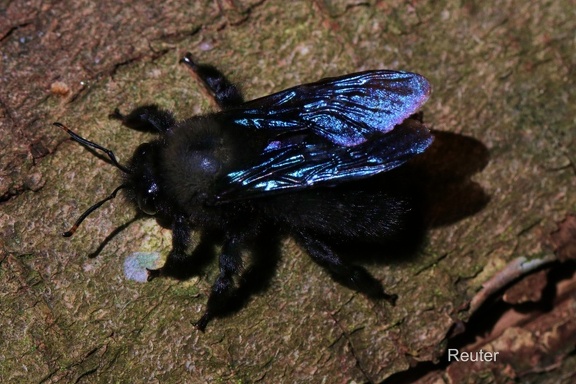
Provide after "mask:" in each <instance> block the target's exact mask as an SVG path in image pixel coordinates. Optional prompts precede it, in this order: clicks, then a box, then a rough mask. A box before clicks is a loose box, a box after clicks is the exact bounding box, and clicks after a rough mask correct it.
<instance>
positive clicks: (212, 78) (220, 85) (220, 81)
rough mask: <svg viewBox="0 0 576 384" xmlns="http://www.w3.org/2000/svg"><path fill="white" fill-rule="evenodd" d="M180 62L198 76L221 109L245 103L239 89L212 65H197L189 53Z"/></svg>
mask: <svg viewBox="0 0 576 384" xmlns="http://www.w3.org/2000/svg"><path fill="white" fill-rule="evenodd" d="M180 62H181V63H183V64H186V66H188V68H190V69H191V70H192V71H193V72H194V73H195V74H196V76H198V78H199V79H200V80H201V81H202V83H204V86H205V87H206V88H207V89H208V91H210V94H211V95H212V97H213V98H214V101H215V102H216V103H217V104H218V106H219V107H220V108H222V109H226V108H228V107H233V106H236V105H240V104H242V103H243V102H244V99H243V97H242V95H241V94H240V91H239V90H238V88H236V86H235V85H234V84H232V83H231V82H230V81H229V80H228V79H227V78H226V77H225V76H224V75H223V74H222V73H221V72H220V71H219V70H217V69H216V68H215V67H213V66H212V65H207V64H198V63H195V62H194V60H193V59H192V54H190V53H187V54H186V55H185V56H184V57H183V58H182V60H180Z"/></svg>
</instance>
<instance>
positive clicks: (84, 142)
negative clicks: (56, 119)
mask: <svg viewBox="0 0 576 384" xmlns="http://www.w3.org/2000/svg"><path fill="white" fill-rule="evenodd" d="M54 125H55V126H57V127H58V128H61V129H62V130H64V132H66V133H67V134H69V135H70V137H71V138H72V139H73V140H74V141H76V142H78V143H80V144H82V145H84V146H86V147H90V148H94V149H99V150H101V151H102V152H104V153H105V154H107V155H108V157H109V158H110V160H112V163H113V164H114V165H115V166H116V167H117V168H118V169H120V170H121V171H122V172H124V173H127V174H130V173H132V172H130V170H129V169H128V168H126V167H125V166H123V165H122V164H120V163H119V162H118V160H116V156H114V152H112V151H111V150H109V149H108V148H104V147H103V146H101V145H98V144H96V143H93V142H91V141H90V140H86V139H85V138H83V137H82V136H79V135H78V134H76V133H75V132H73V131H72V130H70V129H69V128H68V127H66V126H65V125H64V124H62V123H54Z"/></svg>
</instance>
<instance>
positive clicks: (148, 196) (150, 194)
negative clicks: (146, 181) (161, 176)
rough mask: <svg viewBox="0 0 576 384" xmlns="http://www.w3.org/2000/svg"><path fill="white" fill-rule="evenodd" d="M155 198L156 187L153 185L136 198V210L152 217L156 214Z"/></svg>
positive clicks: (156, 194)
mask: <svg viewBox="0 0 576 384" xmlns="http://www.w3.org/2000/svg"><path fill="white" fill-rule="evenodd" d="M157 197H158V185H157V184H156V183H153V184H152V185H150V187H149V188H148V189H147V190H146V191H145V192H144V193H142V194H141V195H139V196H138V208H140V210H141V211H142V212H144V213H145V214H147V215H150V216H154V215H155V214H157V213H158V205H157V204H156V201H157Z"/></svg>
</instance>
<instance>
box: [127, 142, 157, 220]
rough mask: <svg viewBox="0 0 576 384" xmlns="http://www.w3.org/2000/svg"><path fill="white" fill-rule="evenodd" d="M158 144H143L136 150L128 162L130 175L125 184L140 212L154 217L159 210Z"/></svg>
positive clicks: (128, 174)
mask: <svg viewBox="0 0 576 384" xmlns="http://www.w3.org/2000/svg"><path fill="white" fill-rule="evenodd" d="M158 148H159V143H158V142H156V141H154V142H151V143H144V144H141V145H140V146H138V148H136V151H135V152H134V155H133V156H132V160H130V167H129V168H130V173H127V174H126V184H128V185H130V188H129V191H130V192H131V193H130V195H131V196H130V198H131V199H132V200H133V201H134V202H135V203H136V204H137V205H138V208H140V210H141V211H142V212H144V213H146V214H148V215H151V216H153V215H156V214H157V213H158V211H159V210H160V202H161V197H160V193H161V188H160V185H159V183H158V176H157V172H156V170H157V169H158V167H157V164H158Z"/></svg>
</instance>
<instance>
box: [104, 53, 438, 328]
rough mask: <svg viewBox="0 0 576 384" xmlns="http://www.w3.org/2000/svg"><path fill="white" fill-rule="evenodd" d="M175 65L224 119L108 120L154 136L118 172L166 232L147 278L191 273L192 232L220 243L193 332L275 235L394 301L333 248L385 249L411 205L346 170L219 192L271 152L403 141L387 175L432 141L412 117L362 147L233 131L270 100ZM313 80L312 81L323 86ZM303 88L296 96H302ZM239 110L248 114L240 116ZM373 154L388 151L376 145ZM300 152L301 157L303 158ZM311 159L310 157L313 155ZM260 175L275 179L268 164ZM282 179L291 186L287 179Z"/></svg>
mask: <svg viewBox="0 0 576 384" xmlns="http://www.w3.org/2000/svg"><path fill="white" fill-rule="evenodd" d="M182 61H183V62H184V63H185V64H186V65H187V66H188V67H189V68H190V69H192V70H193V71H194V73H195V74H196V75H197V77H198V78H200V79H201V80H202V82H203V83H204V85H205V86H206V88H207V89H208V90H209V92H210V93H211V94H212V95H213V97H214V99H215V101H216V103H217V104H218V106H219V107H220V108H221V109H222V110H223V111H224V112H219V113H210V114H207V115H203V116H197V117H192V118H189V119H186V120H182V121H177V119H176V118H175V117H174V115H173V114H172V113H171V112H169V111H166V110H163V109H160V108H159V107H157V106H155V105H148V106H143V107H139V108H136V109H135V110H134V111H132V112H131V113H129V114H127V115H123V114H122V113H121V112H120V111H119V110H116V111H114V113H112V114H111V115H110V117H111V118H115V119H119V120H121V121H122V123H123V124H124V125H126V126H128V127H130V128H133V129H137V130H143V131H149V132H155V133H157V134H158V136H157V137H156V138H155V139H154V140H152V141H150V142H148V143H144V144H142V145H140V146H139V147H138V149H136V151H135V153H134V155H133V157H132V159H131V160H130V162H129V163H128V165H127V166H126V168H127V169H128V170H129V171H128V172H126V175H125V179H124V183H123V186H124V187H125V189H126V191H127V196H128V198H129V200H130V201H131V202H133V203H134V205H135V206H136V207H137V208H139V209H141V210H142V211H144V212H146V213H149V214H152V215H155V216H156V217H157V218H158V219H159V220H161V221H162V222H164V223H168V225H169V226H170V228H171V230H172V234H173V237H172V250H171V251H170V253H169V254H168V257H167V260H166V263H165V264H164V266H163V267H162V268H160V269H156V270H149V280H152V279H153V278H155V277H159V276H171V277H176V278H185V277H187V276H185V271H189V270H190V268H189V265H190V264H191V263H194V260H192V255H193V254H194V252H192V254H190V252H189V250H190V248H192V246H197V244H191V233H192V231H195V230H200V231H201V232H202V233H204V234H207V235H208V236H207V237H218V238H220V239H222V250H221V253H220V256H219V274H218V277H217V278H216V281H215V282H214V284H213V285H212V290H211V293H210V297H209V299H208V304H207V308H206V311H205V312H204V315H203V316H202V318H201V319H200V320H199V321H198V322H196V326H197V327H198V328H199V329H201V330H204V328H205V327H206V325H207V323H208V322H209V321H210V319H212V318H213V317H214V316H219V315H221V314H223V313H225V312H226V307H227V303H228V302H229V300H230V297H231V296H232V295H233V293H234V290H235V283H234V278H235V277H236V276H237V275H238V274H239V273H240V272H241V271H242V270H243V262H242V256H241V255H242V252H243V251H244V250H250V248H251V247H253V245H254V242H256V241H258V238H259V236H261V235H262V234H263V233H264V232H266V231H270V229H271V228H274V230H275V231H276V230H277V232H278V233H282V234H286V235H289V236H292V237H293V238H294V239H295V240H296V242H297V243H298V244H299V245H300V246H301V247H303V248H304V249H305V251H306V252H307V253H308V254H309V255H310V257H311V258H312V260H314V261H315V262H316V263H318V264H319V265H321V266H322V267H324V268H325V269H326V270H327V271H328V272H329V273H330V274H331V275H333V276H334V277H335V278H336V280H338V281H340V282H343V283H344V284H346V285H347V286H349V287H352V288H354V289H356V290H358V291H360V292H362V293H365V294H367V295H368V296H370V297H380V298H384V299H387V300H389V301H391V302H394V301H395V298H396V297H395V295H389V294H386V293H385V292H384V290H383V288H382V285H381V284H380V282H379V281H377V280H376V279H375V278H374V277H372V276H371V275H370V274H369V273H368V272H367V271H366V270H365V269H364V268H363V267H360V266H357V265H353V264H350V263H349V262H348V261H347V260H345V259H344V258H343V257H341V256H339V255H338V254H337V253H335V251H334V244H346V243H348V242H360V243H363V242H365V243H385V242H386V241H388V240H390V239H394V237H395V236H396V235H397V234H398V233H400V232H402V231H404V230H405V229H406V228H407V226H408V221H409V220H410V219H411V218H412V213H413V207H412V205H411V202H410V201H409V199H407V198H404V197H402V196H398V194H394V193H390V192H389V191H388V190H387V189H386V188H382V187H381V186H380V187H378V188H374V187H366V188H365V187H363V185H367V184H366V183H362V180H364V179H366V176H370V174H367V175H364V173H362V172H364V170H363V168H362V169H361V168H354V169H353V170H352V173H351V176H350V177H346V178H344V179H342V180H340V179H337V178H336V176H334V180H332V178H331V177H328V179H327V180H328V181H325V180H324V179H323V180H322V182H318V183H317V184H314V185H310V186H308V185H304V184H301V185H297V186H296V187H295V188H294V189H283V187H282V188H280V187H276V185H277V184H273V183H272V182H270V186H272V187H270V186H268V185H267V186H265V188H267V189H270V191H268V190H264V189H258V188H260V187H258V188H256V187H254V188H252V190H250V191H249V192H248V191H247V190H248V189H249V188H248V187H246V188H245V189H243V188H244V187H242V186H240V187H236V188H237V190H238V191H239V192H238V191H236V190H234V189H233V188H232V189H230V188H229V190H230V193H229V194H226V193H228V192H227V186H228V185H230V184H232V183H231V182H230V180H231V176H230V175H234V174H235V173H234V172H237V171H238V170H249V171H252V170H253V169H256V168H257V167H258V166H260V165H259V164H261V163H262V162H263V160H262V159H263V156H264V157H265V156H269V157H270V159H271V160H276V158H280V157H281V156H282V155H281V154H280V155H277V154H276V153H278V151H280V152H281V151H282V150H283V149H284V148H288V150H289V149H290V148H291V146H297V145H299V144H298V143H300V142H301V141H306V142H307V143H310V144H309V146H310V147H311V148H321V151H320V150H319V153H320V155H324V154H325V152H326V153H328V155H329V156H332V155H331V153H329V152H330V151H332V148H333V150H334V151H335V153H337V154H338V153H340V152H338V151H342V154H343V156H349V155H350V153H352V152H353V149H354V148H360V150H361V151H364V149H363V148H364V147H362V146H363V145H364V146H365V147H366V148H367V149H366V152H367V151H369V150H372V149H373V148H376V147H377V146H376V144H372V143H373V142H375V140H382V143H387V142H388V141H389V142H390V143H391V144H390V146H391V148H392V147H393V148H397V147H401V146H402V145H403V144H404V145H405V146H406V147H407V148H408V149H407V150H406V153H404V152H402V153H401V154H396V153H394V156H393V157H395V161H396V160H397V161H398V164H397V163H394V165H393V166H390V168H395V167H396V166H398V165H399V164H400V163H402V162H404V161H406V160H408V159H409V158H410V157H412V156H413V155H415V154H417V153H420V152H422V151H423V150H424V149H425V148H426V147H427V146H428V145H429V143H430V142H431V140H432V139H431V136H430V134H429V132H428V130H427V129H426V128H425V127H424V126H423V124H422V122H421V121H420V120H419V119H418V118H416V117H415V116H412V114H413V113H414V111H409V112H410V113H408V115H410V116H408V117H406V118H405V119H404V118H402V120H403V122H402V123H401V124H396V125H397V127H396V128H394V130H392V131H391V132H387V133H384V134H380V133H375V134H373V135H372V136H368V139H366V141H365V142H364V143H361V142H360V143H356V141H354V142H352V140H357V139H356V138H354V139H350V141H349V143H348V142H346V143H344V145H343V146H342V145H340V144H334V143H331V142H329V140H327V139H326V138H323V137H318V136H317V135H316V134H314V133H310V132H309V130H306V129H304V128H302V129H292V128H289V129H288V128H287V129H280V130H279V131H275V130H272V129H260V127H259V126H239V123H237V122H236V121H239V120H238V119H239V118H240V117H243V114H244V113H253V109H254V110H256V109H257V108H256V107H258V108H261V109H262V108H264V107H262V106H259V104H258V103H261V104H266V103H268V102H270V100H272V97H273V96H270V97H267V98H262V99H258V100H256V101H252V102H248V103H245V102H244V101H243V97H242V95H241V94H240V92H239V91H238V89H237V88H236V87H235V86H234V85H233V84H232V83H230V82H229V81H228V80H227V79H226V78H225V77H224V75H222V74H221V73H220V72H219V71H218V70H216V69H215V68H214V67H211V66H207V65H199V64H196V63H194V62H193V61H192V58H191V56H190V55H187V56H186V57H185V58H184V59H183V60H182ZM374 73H376V71H375V72H374ZM367 74H368V75H371V73H369V72H367ZM361 75H362V74H361ZM351 76H352V75H351ZM349 78H352V77H342V78H339V79H336V80H335V81H334V80H332V83H330V82H327V83H326V84H335V85H339V84H340V83H343V82H344V81H346V80H348V79H349ZM321 82H322V81H321ZM321 82H319V83H318V84H320V85H323V83H321ZM358 83H359V84H360V82H359V81H358ZM315 84H316V83H315ZM315 84H312V86H314V85H315ZM305 87H306V86H301V87H297V88H295V90H296V91H297V92H304V91H305V90H306V89H307V88H305ZM330 87H332V86H331V85H330ZM356 87H357V88H360V87H361V85H357V86H356ZM329 91H332V89H329ZM428 92H429V90H425V92H424V93H426V95H427V93H428ZM326 93H328V91H326ZM312 97H313V98H314V97H317V96H312ZM403 97H404V96H403ZM413 98H414V99H415V98H416V97H415V96H414V97H413ZM421 98H422V99H423V98H424V96H422V97H421ZM259 100H261V101H259ZM313 100H315V99H313ZM410 101H412V100H410ZM417 101H418V102H419V103H420V100H417ZM274 102H276V101H274ZM421 103H423V101H422V102H421ZM252 105H256V107H251V106H252ZM245 110H248V112H243V111H245ZM236 111H238V112H236ZM260 112H261V111H260V110H257V111H256V113H260ZM264 112H266V111H264ZM279 114H280V112H279ZM290 116H291V115H290ZM234 119H237V120H234ZM232 120H234V121H232ZM254 121H257V119H256V118H255V119H254ZM254 124H255V125H256V123H254ZM286 124H288V123H286ZM390 129H392V128H390ZM334 135H335V136H337V137H336V140H342V141H344V140H348V138H347V137H346V138H344V134H343V133H338V134H334ZM410 135H412V136H413V137H414V138H413V137H412V136H410ZM278 137H280V139H278ZM372 137H376V138H375V139H373V138H372ZM406 137H408V138H406ZM275 140H279V142H280V145H279V149H276V148H273V145H276V144H271V143H272V142H274V141H275ZM347 145H348V146H349V147H346V146H347ZM382 145H384V144H382ZM380 146H381V145H380ZM307 148H308V147H307ZM324 148H328V150H326V149H324ZM415 148H416V149H415ZM314 150H316V149H314ZM378 150H379V151H381V152H385V151H387V149H385V148H384V149H381V148H380V147H378ZM394 150H395V151H398V152H399V153H400V151H401V150H400V149H394ZM275 151H276V152H275ZM263 154H264V155H263ZM307 154H308V153H307V152H306V153H302V155H303V156H304V155H307ZM313 154H314V155H317V153H316V152H314V153H313ZM274 156H276V157H274ZM287 156H288V155H287ZM290 156H292V157H290V158H289V159H290V160H292V159H298V158H300V153H296V154H295V155H290ZM396 158H397V159H396ZM265 160H266V158H265ZM323 161H324V160H323ZM340 163H341V162H338V164H340ZM283 164H284V163H283ZM308 165H309V164H308V163H304V165H302V169H303V172H307V170H308V169H307V168H306V167H308ZM361 165H362V166H363V165H364V164H361ZM265 171H266V172H269V173H273V172H275V171H274V170H273V167H272V166H270V168H269V169H265ZM298 171H300V169H298ZM257 172H260V171H257ZM264 173H265V172H264ZM336 173H337V172H335V174H336ZM311 174H312V173H311ZM313 175H316V173H313ZM259 176H260V174H259ZM265 177H266V176H265ZM246 178H248V177H246ZM284 179H285V180H289V182H291V180H292V179H290V177H287V176H286V177H284V178H283V180H284ZM357 179H358V180H357ZM254 185H255V184H254ZM223 191H224V192H223Z"/></svg>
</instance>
